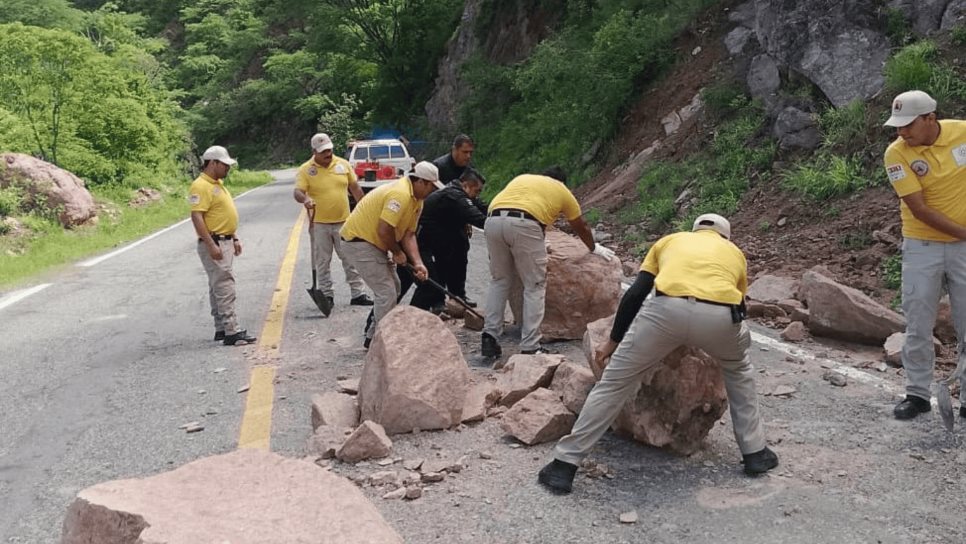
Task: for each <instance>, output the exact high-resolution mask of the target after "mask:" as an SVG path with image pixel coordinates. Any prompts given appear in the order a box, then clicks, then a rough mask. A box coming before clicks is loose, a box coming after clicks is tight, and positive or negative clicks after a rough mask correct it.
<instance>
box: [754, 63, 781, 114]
mask: <svg viewBox="0 0 966 544" xmlns="http://www.w3.org/2000/svg"><path fill="white" fill-rule="evenodd" d="M781 85H782V80H781V76H780V75H779V73H778V64H777V63H776V62H775V59H773V58H771V56H769V55H767V54H761V55H757V56H755V58H753V59H751V65H750V66H749V67H748V91H749V92H750V93H751V96H752V97H753V98H760V99H761V100H762V101H764V102H766V103H768V102H771V101H773V100H774V99H775V98H774V97H775V93H777V92H778V89H779V88H780V87H781Z"/></svg>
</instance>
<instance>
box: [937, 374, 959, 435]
mask: <svg viewBox="0 0 966 544" xmlns="http://www.w3.org/2000/svg"><path fill="white" fill-rule="evenodd" d="M936 404H937V405H938V406H939V416H940V417H941V418H942V420H943V427H945V428H946V430H947V431H949V432H953V426H954V425H955V424H956V423H955V422H956V418H955V417H954V414H953V398H952V396H951V395H950V394H949V386H948V385H946V384H944V383H940V384H939V387H938V388H937V391H936Z"/></svg>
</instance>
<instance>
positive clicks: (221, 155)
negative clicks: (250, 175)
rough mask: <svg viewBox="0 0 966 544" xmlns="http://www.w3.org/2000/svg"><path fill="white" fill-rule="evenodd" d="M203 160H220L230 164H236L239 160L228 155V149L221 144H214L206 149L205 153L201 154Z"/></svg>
mask: <svg viewBox="0 0 966 544" xmlns="http://www.w3.org/2000/svg"><path fill="white" fill-rule="evenodd" d="M201 160H203V161H218V162H220V163H223V164H227V165H228V166H235V165H236V164H238V161H236V160H235V159H233V158H231V157H230V156H228V150H227V149H225V148H224V147H221V146H220V145H213V146H211V147H209V148H208V149H206V150H205V153H204V154H203V155H202V156H201Z"/></svg>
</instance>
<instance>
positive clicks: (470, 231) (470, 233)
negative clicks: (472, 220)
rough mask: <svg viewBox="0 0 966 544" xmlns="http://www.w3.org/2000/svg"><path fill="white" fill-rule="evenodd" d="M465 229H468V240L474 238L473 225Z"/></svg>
mask: <svg viewBox="0 0 966 544" xmlns="http://www.w3.org/2000/svg"><path fill="white" fill-rule="evenodd" d="M463 228H465V229H466V237H467V238H472V237H473V225H466V226H464V227H463Z"/></svg>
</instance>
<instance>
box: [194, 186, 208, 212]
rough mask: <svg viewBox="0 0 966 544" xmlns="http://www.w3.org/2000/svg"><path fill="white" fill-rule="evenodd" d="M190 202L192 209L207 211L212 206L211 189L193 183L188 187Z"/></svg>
mask: <svg viewBox="0 0 966 544" xmlns="http://www.w3.org/2000/svg"><path fill="white" fill-rule="evenodd" d="M188 202H190V203H191V211H193V212H206V211H208V210H209V209H210V208H211V191H210V190H208V191H206V190H205V188H204V186H203V185H201V184H198V183H192V184H191V188H190V189H188Z"/></svg>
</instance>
